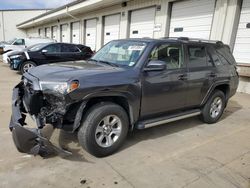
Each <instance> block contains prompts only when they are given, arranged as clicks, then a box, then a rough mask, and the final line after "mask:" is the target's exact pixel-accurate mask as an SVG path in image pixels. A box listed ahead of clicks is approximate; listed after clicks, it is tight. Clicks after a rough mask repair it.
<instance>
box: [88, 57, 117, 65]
mask: <svg viewBox="0 0 250 188" xmlns="http://www.w3.org/2000/svg"><path fill="white" fill-rule="evenodd" d="M89 61H94V62H97V63H104V64H107V65H110V66H112V67H119V65H117V64H115V63H111V62H108V61H101V60H96V59H89Z"/></svg>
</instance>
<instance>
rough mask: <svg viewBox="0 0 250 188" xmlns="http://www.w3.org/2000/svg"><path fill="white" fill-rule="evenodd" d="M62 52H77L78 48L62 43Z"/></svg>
mask: <svg viewBox="0 0 250 188" xmlns="http://www.w3.org/2000/svg"><path fill="white" fill-rule="evenodd" d="M61 47H62V52H79V49H78V48H77V47H76V46H75V45H70V44H63V45H62V46H61Z"/></svg>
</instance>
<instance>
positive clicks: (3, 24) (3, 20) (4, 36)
mask: <svg viewBox="0 0 250 188" xmlns="http://www.w3.org/2000/svg"><path fill="white" fill-rule="evenodd" d="M2 28H3V41H5V31H4V30H5V29H4V14H3V11H2Z"/></svg>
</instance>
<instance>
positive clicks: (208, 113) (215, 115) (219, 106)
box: [201, 90, 226, 124]
mask: <svg viewBox="0 0 250 188" xmlns="http://www.w3.org/2000/svg"><path fill="white" fill-rule="evenodd" d="M225 105H226V98H225V94H224V93H223V92H222V91H220V90H215V91H214V92H213V94H212V95H211V97H210V98H209V99H208V101H207V102H206V104H205V105H204V107H203V109H202V114H201V119H202V120H203V121H204V122H205V123H209V124H210V123H216V122H217V121H218V120H219V119H220V117H221V115H222V113H223V111H224V109H225Z"/></svg>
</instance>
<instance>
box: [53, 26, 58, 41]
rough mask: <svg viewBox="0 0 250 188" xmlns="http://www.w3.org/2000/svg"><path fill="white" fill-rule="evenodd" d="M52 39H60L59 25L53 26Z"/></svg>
mask: <svg viewBox="0 0 250 188" xmlns="http://www.w3.org/2000/svg"><path fill="white" fill-rule="evenodd" d="M52 39H54V40H56V41H59V39H58V27H57V26H52Z"/></svg>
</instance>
